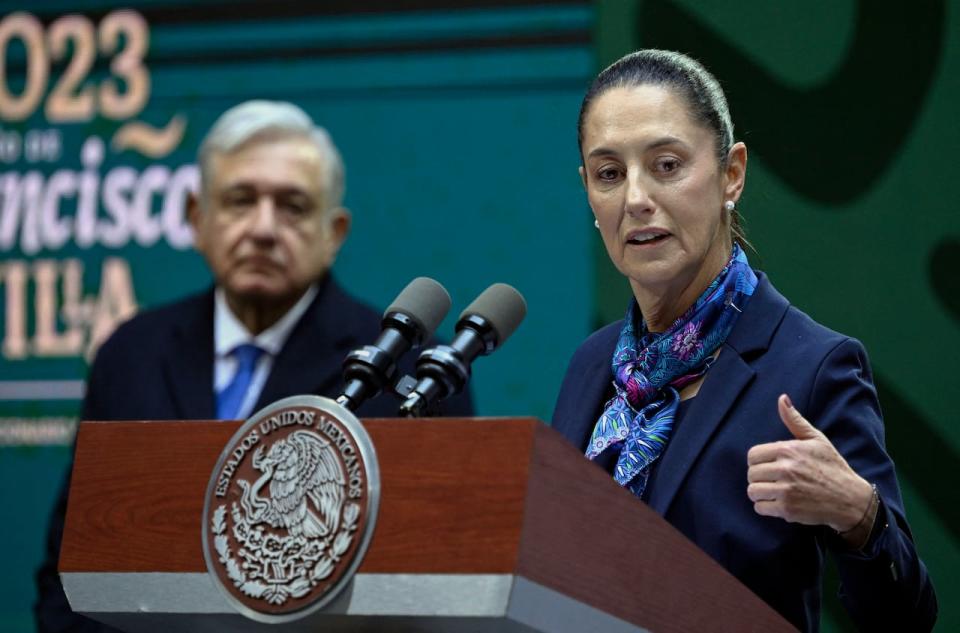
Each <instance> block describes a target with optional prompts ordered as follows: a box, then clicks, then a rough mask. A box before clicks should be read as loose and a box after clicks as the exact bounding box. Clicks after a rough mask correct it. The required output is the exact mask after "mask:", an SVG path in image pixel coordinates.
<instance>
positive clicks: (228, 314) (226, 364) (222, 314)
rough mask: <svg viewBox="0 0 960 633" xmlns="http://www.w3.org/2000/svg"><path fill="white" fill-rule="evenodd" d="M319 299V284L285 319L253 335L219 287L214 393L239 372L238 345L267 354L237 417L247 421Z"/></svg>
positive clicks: (215, 315)
mask: <svg viewBox="0 0 960 633" xmlns="http://www.w3.org/2000/svg"><path fill="white" fill-rule="evenodd" d="M316 296H317V287H316V285H313V286H310V288H308V289H307V291H306V292H305V293H303V296H302V297H300V300H299V301H297V303H296V304H294V306H293V307H292V308H290V310H289V311H288V312H287V313H286V314H285V315H283V317H282V318H281V319H280V320H279V321H277V322H276V323H274V324H273V325H271V326H270V327H269V328H267V329H266V330H264V331H263V332H260V334H258V335H256V336H253V335H252V334H251V333H250V331H249V330H247V328H246V326H245V325H244V324H243V323H241V322H240V319H238V318H237V316H236V315H235V314H234V313H233V311H232V310H231V309H230V306H229V305H228V304H227V298H226V295H224V292H223V289H222V288H220V287H219V286H218V287H217V289H216V291H215V292H214V296H213V297H214V298H213V352H214V359H213V392H214V393H220V391H222V390H223V389H224V388H225V387H226V386H227V385H229V384H230V381H231V380H233V376H234V374H236V373H237V359H236V358H235V357H234V356H233V355H232V354H231V353H230V352H232V351H233V350H234V349H236V347H237V346H238V345H242V344H243V343H252V344H253V345H256V346H257V347H259V348H260V349H262V350H263V351H264V353H263V354H262V355H261V356H260V358H259V359H258V360H257V367H256V369H255V370H254V372H253V379H252V381H251V382H250V387H249V388H248V389H247V393H246V395H245V396H244V398H243V404H241V405H240V410H239V411H238V412H237V418H238V419H240V418H246V417H247V416H249V415H250V414H251V413H252V412H253V407H254V406H255V405H256V404H257V400H258V399H259V398H260V392H262V391H263V386H264V384H266V382H267V377H268V376H269V375H270V369H272V368H273V359H274V358H276V356H277V354H279V353H280V350H281V349H283V344H284V343H286V342H287V339H288V338H289V337H290V332H292V331H293V327H294V326H295V325H296V324H297V322H298V321H299V320H300V317H302V316H303V313H304V312H306V311H307V308H308V307H309V306H310V302H312V301H313V299H314V297H316Z"/></svg>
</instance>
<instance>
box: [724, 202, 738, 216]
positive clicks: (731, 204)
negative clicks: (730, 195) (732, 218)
mask: <svg viewBox="0 0 960 633" xmlns="http://www.w3.org/2000/svg"><path fill="white" fill-rule="evenodd" d="M723 208H724V209H726V210H727V213H733V212H734V210H735V209H736V208H737V203H736V202H734V201H733V200H727V201H726V202H724V203H723Z"/></svg>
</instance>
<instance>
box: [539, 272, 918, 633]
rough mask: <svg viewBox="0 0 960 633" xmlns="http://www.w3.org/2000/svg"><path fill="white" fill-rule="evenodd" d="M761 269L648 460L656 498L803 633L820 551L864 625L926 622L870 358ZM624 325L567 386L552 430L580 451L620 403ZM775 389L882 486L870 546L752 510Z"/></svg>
mask: <svg viewBox="0 0 960 633" xmlns="http://www.w3.org/2000/svg"><path fill="white" fill-rule="evenodd" d="M758 276H759V277H760V283H759V286H758V287H757V289H756V291H755V293H754V295H753V297H752V298H751V299H750V301H749V303H748V304H747V306H746V308H745V309H744V311H743V314H741V315H740V317H739V319H738V321H737V323H736V325H735V326H734V329H733V331H732V332H731V333H730V335H729V337H728V338H727V341H726V342H725V343H724V345H723V346H722V347H721V351H720V355H719V356H718V357H717V361H716V363H715V364H714V365H713V367H712V368H711V369H710V371H709V372H708V373H707V374H706V379H705V380H704V382H703V383H702V386H701V388H700V391H699V393H698V394H697V396H696V397H695V398H693V399H692V400H691V401H689V406H688V407H687V410H686V413H685V414H684V416H683V419H682V420H679V422H678V426H677V428H676V429H675V432H674V434H673V437H672V438H671V439H670V440H669V443H668V445H667V447H666V449H665V451H664V453H663V455H662V456H661V458H660V460H659V463H655V464H654V467H655V468H656V469H657V471H656V473H655V475H656V476H655V478H651V482H652V483H651V487H650V489H649V490H648V494H649V497H648V503H649V505H650V507H651V508H653V509H654V510H655V511H656V512H657V513H659V514H660V515H661V516H663V517H665V518H666V520H667V521H669V522H670V523H671V524H672V525H673V526H674V527H676V528H677V529H678V530H680V532H682V533H683V534H685V535H686V536H687V537H688V538H689V539H691V540H692V541H693V542H694V543H696V544H697V545H698V546H699V547H700V548H701V549H703V550H704V551H706V552H707V553H708V554H709V555H710V556H712V557H713V558H714V559H715V560H717V562H719V563H720V564H721V565H723V566H724V567H725V568H726V569H727V570H728V571H730V572H731V573H732V574H733V575H734V576H736V577H737V578H738V579H739V580H740V581H741V582H743V583H744V584H745V585H746V586H747V587H749V588H750V589H751V590H752V591H753V592H755V593H756V594H757V595H758V596H760V597H761V598H763V599H764V600H765V601H766V602H767V603H768V604H770V605H771V606H772V607H773V608H775V609H776V610H777V611H779V612H780V613H781V614H782V615H783V616H784V617H786V618H787V619H788V620H789V621H790V622H792V623H793V624H794V625H796V626H797V627H798V628H799V629H800V630H802V631H815V630H817V629H818V627H819V619H820V590H821V589H820V584H821V570H822V566H823V555H824V551H825V549H829V550H830V551H831V552H832V554H833V555H834V558H835V560H836V561H837V566H838V568H839V572H840V578H841V584H842V586H841V599H842V600H843V602H844V604H845V605H846V607H847V609H848V611H849V612H850V614H851V616H852V617H853V619H854V621H855V622H856V623H857V624H858V626H859V627H861V628H862V629H863V630H870V631H874V630H877V631H879V630H890V631H893V630H904V631H906V630H909V631H916V630H928V629H930V628H932V626H933V622H934V621H935V619H936V613H937V601H936V595H935V594H934V591H933V586H932V584H931V582H930V579H929V577H928V576H927V572H926V568H925V567H924V565H923V562H922V561H921V560H920V558H919V557H918V555H917V552H916V550H915V548H914V545H913V541H912V539H911V536H910V530H909V527H908V526H907V522H906V519H905V517H904V510H903V502H902V500H901V497H900V490H899V487H898V485H897V480H896V475H895V473H894V467H893V462H892V461H891V460H890V457H889V456H888V455H887V453H886V450H885V448H884V441H883V422H882V419H881V416H880V407H879V403H878V401H877V396H876V391H875V389H874V386H873V380H872V377H871V371H870V367H869V365H868V362H867V357H866V353H865V351H864V349H863V347H862V345H860V343H859V342H857V341H856V340H853V339H851V338H848V337H845V336H843V335H840V334H837V333H836V332H832V331H830V330H828V329H827V328H825V327H823V326H821V325H819V324H817V323H815V322H814V321H813V320H811V319H810V317H808V316H807V315H805V314H804V313H802V312H800V311H799V310H797V309H796V308H793V307H791V306H790V304H789V303H788V302H787V300H786V299H785V298H784V297H783V296H782V295H780V293H778V292H777V291H776V290H775V289H774V287H773V286H772V285H771V284H770V282H769V280H768V279H767V278H766V276H764V275H762V274H759V275H758ZM622 325H623V323H622V321H621V322H618V323H614V324H612V325H609V326H607V327H605V328H603V329H601V330H599V331H597V332H595V333H594V334H593V335H592V336H590V337H589V338H588V339H587V340H586V341H585V342H584V343H583V345H582V346H581V347H580V348H579V349H578V350H577V351H576V353H575V354H574V356H573V359H572V360H571V362H570V367H569V369H568V371H567V374H566V377H565V379H564V381H563V386H562V387H561V390H560V396H559V399H558V401H557V405H556V410H555V411H554V416H553V427H554V428H555V429H556V430H558V431H559V432H560V433H562V434H563V435H564V436H565V437H566V438H567V439H569V440H570V441H571V442H573V444H575V445H576V446H577V447H578V448H580V449H582V450H583V449H585V448H586V445H587V442H588V440H589V438H590V435H591V433H592V431H593V427H594V424H595V423H596V422H597V420H598V418H599V417H600V413H601V412H602V410H603V406H604V404H605V403H606V402H607V401H608V400H609V399H610V398H611V397H613V393H614V392H613V373H612V370H611V358H612V356H613V349H614V345H615V344H616V342H617V339H618V337H619V334H620V330H621V328H622ZM781 393H786V394H788V395H789V396H790V398H791V399H792V400H793V403H794V406H796V407H797V409H798V410H799V411H800V413H802V414H803V415H804V416H805V417H806V418H807V419H808V420H810V422H811V423H812V424H814V425H815V426H817V427H818V428H819V429H820V430H821V431H823V432H824V433H825V434H826V435H827V437H828V438H829V439H830V441H831V442H833V444H834V446H836V448H837V450H838V451H839V452H840V453H841V454H842V455H843V456H844V458H846V460H847V461H848V462H849V463H850V465H851V466H852V467H853V469H854V470H855V471H856V472H857V473H859V474H860V475H861V476H862V477H864V478H865V479H866V480H867V481H869V482H871V483H874V484H876V485H877V489H878V491H879V494H880V497H881V500H882V501H881V507H880V510H879V512H878V515H877V523H876V525H875V529H874V531H873V533H872V534H871V536H870V541H869V542H868V544H867V545H866V546H865V547H864V549H863V551H861V552H856V551H851V550H849V549H847V548H846V547H845V546H844V544H843V543H842V542H841V541H840V539H839V538H838V537H837V536H836V535H834V534H832V532H831V530H829V528H826V527H813V526H804V525H799V524H795V523H787V522H786V521H783V520H781V519H779V518H774V517H764V516H760V515H759V514H757V513H756V512H755V511H754V509H753V503H752V502H751V501H750V499H749V498H748V497H747V451H748V450H749V449H750V448H751V447H752V446H754V445H755V444H761V443H765V442H775V441H779V440H788V439H792V436H791V435H790V433H789V431H788V430H787V429H786V427H785V426H784V425H783V422H782V421H781V420H780V417H779V415H778V413H777V404H776V403H777V398H778V396H779V395H780V394H781ZM637 538H643V534H637ZM614 560H615V556H614V557H613V558H611V561H614ZM631 563H632V564H642V561H631Z"/></svg>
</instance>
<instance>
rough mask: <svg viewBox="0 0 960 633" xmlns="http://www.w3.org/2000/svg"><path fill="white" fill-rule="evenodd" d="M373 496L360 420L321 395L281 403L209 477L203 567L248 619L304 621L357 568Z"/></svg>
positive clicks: (255, 420)
mask: <svg viewBox="0 0 960 633" xmlns="http://www.w3.org/2000/svg"><path fill="white" fill-rule="evenodd" d="M378 501H379V472H378V468H377V461H376V455H375V453H374V450H373V444H372V443H371V441H370V438H369V436H368V435H367V433H366V431H365V430H364V428H363V426H362V425H361V424H360V422H359V420H357V418H356V417H355V416H354V415H353V414H352V413H350V411H348V410H347V409H345V408H344V407H342V406H340V405H339V404H337V403H336V402H334V401H332V400H329V399H326V398H321V397H319V396H294V397H292V398H286V399H284V400H280V401H278V402H276V403H274V404H272V405H270V406H268V407H266V408H265V409H263V410H261V411H259V412H257V413H256V414H254V416H253V417H251V418H250V419H249V420H247V422H246V423H244V424H243V426H241V427H240V429H239V430H238V431H237V432H236V434H234V436H233V438H232V439H231V441H230V442H229V444H228V445H227V446H226V448H224V450H223V452H222V454H221V456H220V459H219V461H218V463H217V466H216V468H215V469H214V472H213V474H212V476H211V478H210V483H209V484H208V486H207V495H206V499H205V503H204V513H203V550H204V558H205V559H206V563H207V570H208V571H209V573H210V575H211V577H212V578H213V580H214V583H215V584H217V585H218V586H219V587H220V589H221V590H222V591H223V592H224V593H225V595H226V597H227V600H228V601H229V602H230V603H231V604H233V606H234V607H236V608H237V609H238V611H240V612H241V613H243V614H244V615H247V616H248V617H251V618H253V619H255V620H260V621H265V622H285V621H290V620H294V619H297V618H301V617H304V616H306V615H308V614H310V613H313V612H315V611H317V610H318V609H320V608H322V607H323V606H324V605H326V604H327V603H329V602H330V600H332V599H333V598H334V597H335V596H336V594H337V593H339V591H340V590H342V589H343V587H344V586H345V585H346V584H347V583H348V582H349V580H350V578H351V577H352V575H353V573H354V572H355V571H356V568H357V567H358V566H359V565H360V562H361V560H362V559H363V555H364V553H365V551H366V548H367V545H368V544H369V541H370V538H371V536H372V532H373V527H374V524H375V520H376V513H377V505H378Z"/></svg>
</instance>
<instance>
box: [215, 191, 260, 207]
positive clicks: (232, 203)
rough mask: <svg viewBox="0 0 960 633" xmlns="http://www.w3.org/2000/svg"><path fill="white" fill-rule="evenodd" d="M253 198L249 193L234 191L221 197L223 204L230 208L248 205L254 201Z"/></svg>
mask: <svg viewBox="0 0 960 633" xmlns="http://www.w3.org/2000/svg"><path fill="white" fill-rule="evenodd" d="M254 200H255V199H254V197H253V196H251V195H247V194H243V193H234V194H229V195H226V196H224V197H223V206H225V207H230V208H237V207H248V206H250V205H252V204H253V203H254Z"/></svg>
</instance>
